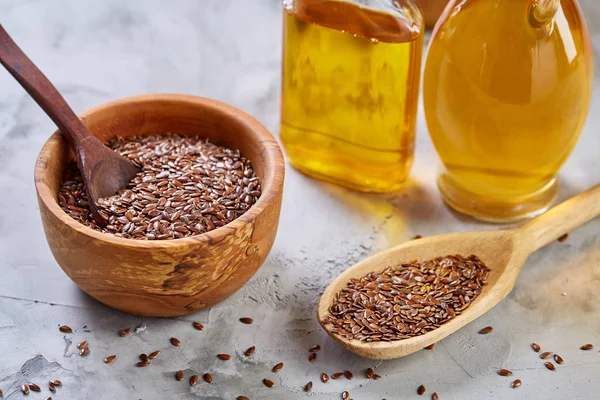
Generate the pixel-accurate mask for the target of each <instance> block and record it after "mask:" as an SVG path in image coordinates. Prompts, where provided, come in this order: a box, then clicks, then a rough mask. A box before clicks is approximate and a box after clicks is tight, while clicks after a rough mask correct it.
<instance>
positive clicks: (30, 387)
mask: <svg viewBox="0 0 600 400" xmlns="http://www.w3.org/2000/svg"><path fill="white" fill-rule="evenodd" d="M28 386H29V389H31V390H33V391H34V392H41V391H42V389H40V387H39V386H38V385H36V384H35V383H30V384H28Z"/></svg>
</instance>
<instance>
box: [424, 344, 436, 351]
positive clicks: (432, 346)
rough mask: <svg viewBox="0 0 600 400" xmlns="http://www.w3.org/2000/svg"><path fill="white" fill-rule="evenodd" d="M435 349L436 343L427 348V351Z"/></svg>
mask: <svg viewBox="0 0 600 400" xmlns="http://www.w3.org/2000/svg"><path fill="white" fill-rule="evenodd" d="M434 347H435V343H432V344H430V345H429V346H427V347H425V350H433V348H434Z"/></svg>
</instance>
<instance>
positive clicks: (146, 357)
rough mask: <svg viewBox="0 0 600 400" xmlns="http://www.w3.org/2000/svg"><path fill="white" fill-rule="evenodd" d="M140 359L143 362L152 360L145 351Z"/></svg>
mask: <svg viewBox="0 0 600 400" xmlns="http://www.w3.org/2000/svg"><path fill="white" fill-rule="evenodd" d="M140 360H141V361H143V362H149V361H148V360H150V358H148V355H146V354H145V353H142V354H140Z"/></svg>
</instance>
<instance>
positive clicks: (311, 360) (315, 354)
mask: <svg viewBox="0 0 600 400" xmlns="http://www.w3.org/2000/svg"><path fill="white" fill-rule="evenodd" d="M316 359H317V353H310V355H309V356H308V361H310V362H313V361H315V360H316Z"/></svg>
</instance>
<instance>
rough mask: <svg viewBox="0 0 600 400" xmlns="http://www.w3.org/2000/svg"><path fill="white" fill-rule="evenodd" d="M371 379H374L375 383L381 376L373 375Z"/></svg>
mask: <svg viewBox="0 0 600 400" xmlns="http://www.w3.org/2000/svg"><path fill="white" fill-rule="evenodd" d="M373 379H375V380H376V381H377V380H379V379H381V375H378V374H373Z"/></svg>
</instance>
